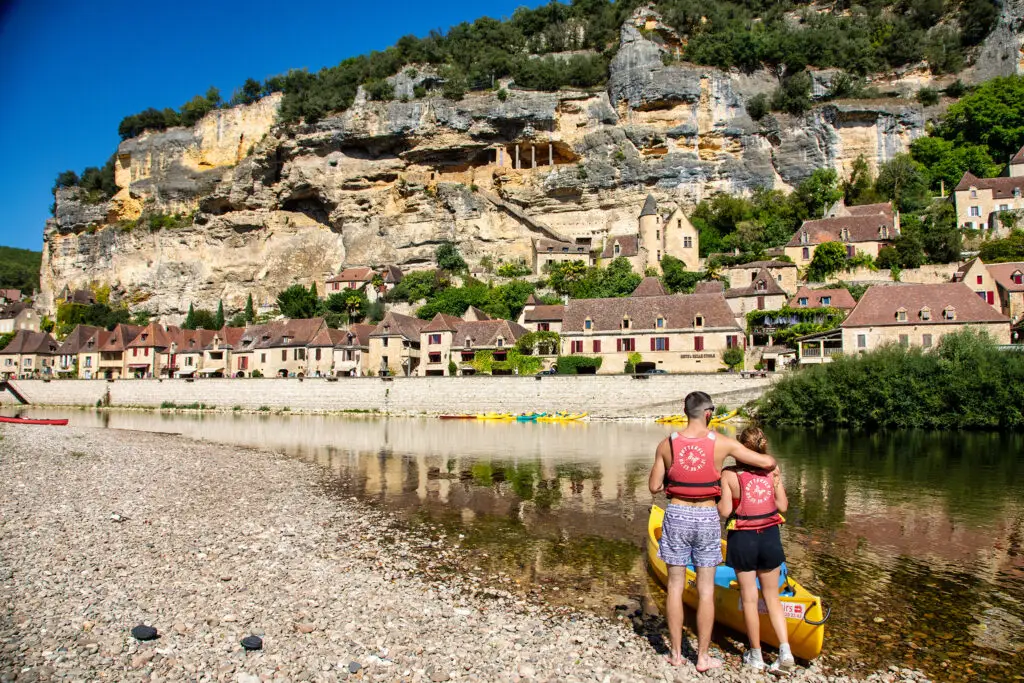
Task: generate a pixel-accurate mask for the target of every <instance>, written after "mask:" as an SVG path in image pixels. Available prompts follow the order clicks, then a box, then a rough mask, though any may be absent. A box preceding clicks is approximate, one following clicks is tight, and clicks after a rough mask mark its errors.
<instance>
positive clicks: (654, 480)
mask: <svg viewBox="0 0 1024 683" xmlns="http://www.w3.org/2000/svg"><path fill="white" fill-rule="evenodd" d="M683 412H684V413H686V417H687V424H686V427H685V428H684V429H683V430H682V431H681V432H673V433H672V434H671V435H670V436H669V437H668V438H667V439H664V440H663V441H662V442H661V443H660V444H658V449H657V451H656V452H655V456H654V466H653V467H651V474H650V477H649V480H648V487H649V488H650V490H651V493H660V492H661V491H662V490H664V491H665V495H667V496H668V499H669V501H668V502H669V504H668V505H666V506H665V521H664V524H663V526H662V529H661V544H660V547H659V549H658V556H659V557H660V558H661V559H662V560H664V562H665V564H666V565H668V597H667V600H666V606H665V612H666V618H667V620H668V632H669V640H670V652H669V655H668V656H667V657H666V659H667V660H668V662H669V663H670V664H672V665H673V666H679V665H681V664H682V663H683V655H682V643H683V589H684V588H685V587H686V567H687V565H693V567H694V571H695V573H696V574H697V595H698V607H697V671H699V672H701V673H703V672H705V671H710V670H711V669H717V668H718V667H720V666H722V661H721V660H719V659H716V658H715V657H711V656H710V655H709V654H708V648H709V647H710V646H711V629H712V627H713V626H714V623H715V603H714V597H715V567H717V566H718V564H719V563H721V561H722V528H721V523H720V521H719V518H718V505H717V504H718V500H717V499H718V497H719V496H721V495H722V487H721V472H722V467H723V465H724V464H725V459H726V458H727V457H729V456H732V457H733V458H735V459H736V461H737V462H740V463H743V464H746V465H750V466H752V467H760V468H763V469H767V470H771V469H774V468H775V459H774V458H772V457H771V456H770V455H767V454H765V453H758V452H756V451H752V450H750V449H749V448H747V447H745V446H743V445H742V444H740V443H739V442H738V441H736V440H735V439H731V438H729V437H727V436H724V435H722V434H718V433H716V432H714V431H712V430H711V429H709V428H708V423H709V422H710V421H711V418H712V417H714V415H715V404H714V402H713V401H712V400H711V397H710V396H709V395H708V394H706V393H704V392H703V391H694V392H692V393H690V394H688V395H687V396H686V398H685V399H684V401H683Z"/></svg>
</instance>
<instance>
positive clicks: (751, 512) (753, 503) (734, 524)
mask: <svg viewBox="0 0 1024 683" xmlns="http://www.w3.org/2000/svg"><path fill="white" fill-rule="evenodd" d="M736 478H737V479H739V482H740V498H739V502H735V499H734V504H735V506H736V509H735V512H733V519H732V520H730V523H729V524H728V528H729V529H736V530H738V531H753V530H757V529H767V528H769V527H773V526H778V525H779V524H782V523H783V522H784V521H785V520H784V519H783V518H782V515H781V514H779V509H778V508H777V507H775V485H774V483H773V482H772V478H771V477H770V476H769V475H767V474H756V473H754V472H748V471H746V470H741V471H739V472H737V473H736Z"/></svg>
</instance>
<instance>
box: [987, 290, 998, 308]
mask: <svg viewBox="0 0 1024 683" xmlns="http://www.w3.org/2000/svg"><path fill="white" fill-rule="evenodd" d="M995 294H996V293H995V292H993V291H991V290H989V293H988V302H989V304H992V305H995V303H996V297H995Z"/></svg>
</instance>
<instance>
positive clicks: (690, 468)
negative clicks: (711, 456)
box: [679, 446, 706, 472]
mask: <svg viewBox="0 0 1024 683" xmlns="http://www.w3.org/2000/svg"><path fill="white" fill-rule="evenodd" d="M705 459H706V457H705V455H704V449H703V448H701V447H700V446H683V447H682V448H680V449H679V466H680V467H682V468H683V469H684V470H686V471H687V472H698V471H700V470H701V469H702V468H703V467H704V461H705Z"/></svg>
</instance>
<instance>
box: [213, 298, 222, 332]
mask: <svg viewBox="0 0 1024 683" xmlns="http://www.w3.org/2000/svg"><path fill="white" fill-rule="evenodd" d="M222 327H224V302H223V301H218V302H217V314H216V315H215V316H214V317H213V329H215V330H219V329H220V328H222Z"/></svg>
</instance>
